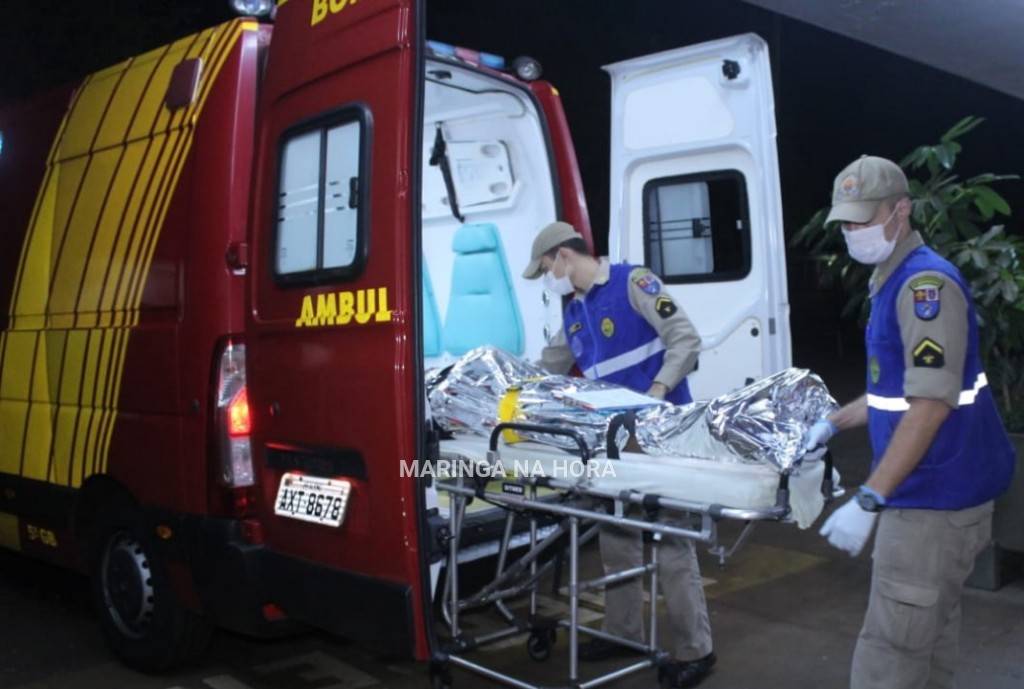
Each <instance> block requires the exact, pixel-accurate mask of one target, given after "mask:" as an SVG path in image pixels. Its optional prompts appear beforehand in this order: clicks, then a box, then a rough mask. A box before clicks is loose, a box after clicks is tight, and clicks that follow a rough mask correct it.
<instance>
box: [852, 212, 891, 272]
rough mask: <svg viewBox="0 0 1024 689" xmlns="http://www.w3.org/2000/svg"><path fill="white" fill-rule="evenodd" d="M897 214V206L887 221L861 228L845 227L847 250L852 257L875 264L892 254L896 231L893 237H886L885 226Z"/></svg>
mask: <svg viewBox="0 0 1024 689" xmlns="http://www.w3.org/2000/svg"><path fill="white" fill-rule="evenodd" d="M895 215H896V208H893V209H892V213H890V214H889V217H888V218H886V220H885V222H883V223H881V224H878V225H869V226H868V227H862V228H860V229H859V230H853V231H850V230H847V229H846V228H845V227H844V228H843V238H845V239H846V250H847V251H849V252H850V258H852V259H853V260H854V261H857V262H858V263H865V264H867V265H875V264H876V263H881V262H882V261H884V260H885V259H887V258H889V256H891V255H892V250H893V249H895V248H896V236H897V235H899V232H896V233H895V234H894V235H893V237H892V239H886V238H885V226H886V225H888V224H889V221H890V220H892V219H893V217H894V216H895Z"/></svg>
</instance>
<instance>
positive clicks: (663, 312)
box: [654, 297, 679, 318]
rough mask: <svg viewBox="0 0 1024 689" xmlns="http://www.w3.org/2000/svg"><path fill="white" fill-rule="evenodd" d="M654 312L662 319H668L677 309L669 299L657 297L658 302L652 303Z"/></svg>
mask: <svg viewBox="0 0 1024 689" xmlns="http://www.w3.org/2000/svg"><path fill="white" fill-rule="evenodd" d="M654 310H655V311H657V312H658V315H659V316H661V317H662V318H668V317H669V316H671V315H673V314H675V312H676V311H678V310H679V309H678V308H677V307H676V303H675V302H674V301H672V299H671V297H658V300H657V301H656V302H654Z"/></svg>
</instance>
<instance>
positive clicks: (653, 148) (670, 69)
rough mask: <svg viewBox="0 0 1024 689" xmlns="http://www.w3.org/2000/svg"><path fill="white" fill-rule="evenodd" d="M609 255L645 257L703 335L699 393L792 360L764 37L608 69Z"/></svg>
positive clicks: (695, 384)
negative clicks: (610, 113)
mask: <svg viewBox="0 0 1024 689" xmlns="http://www.w3.org/2000/svg"><path fill="white" fill-rule="evenodd" d="M605 69H606V70H607V71H608V72H609V74H610V75H611V78H612V117H611V123H612V124H611V196H610V198H611V210H610V215H609V218H610V223H609V224H610V227H609V238H608V247H609V254H610V258H611V259H612V261H613V262H618V261H627V262H629V263H634V264H642V265H646V266H648V267H650V268H651V269H652V270H653V271H654V272H655V273H657V274H658V275H660V276H661V277H662V279H663V281H664V283H665V286H664V288H665V289H666V290H667V291H668V292H669V293H670V294H671V295H672V297H673V298H674V299H675V300H676V301H677V302H678V303H679V304H680V306H682V308H683V309H684V310H685V311H686V313H687V314H688V315H689V317H690V319H691V320H692V321H693V322H694V325H695V326H696V327H697V329H698V331H699V332H700V334H701V338H702V339H703V352H702V354H701V356H700V361H699V368H698V370H697V371H696V372H695V373H693V374H691V376H690V379H689V380H690V388H691V390H692V392H693V396H694V398H695V399H706V398H709V397H713V396H716V395H719V394H722V393H724V392H728V391H730V390H735V389H736V388H739V387H741V386H743V385H744V384H746V383H747V382H749V381H751V380H756V379H759V378H762V377H764V376H766V375H769V374H771V373H774V372H776V371H778V370H781V369H783V368H786V367H788V366H790V365H791V356H792V355H791V350H790V330H789V302H788V296H787V292H786V263H785V239H784V236H783V228H782V206H781V198H780V184H779V171H778V159H777V154H776V149H775V105H774V98H773V95H772V82H771V69H770V65H769V62H768V49H767V45H766V43H765V42H764V40H762V39H761V38H760V37H759V36H756V35H754V34H745V35H741V36H735V37H732V38H726V39H722V40H717V41H711V42H708V43H703V44H700V45H696V46H691V47H686V48H681V49H677V50H670V51H667V52H663V53H658V54H655V55H648V56H645V57H639V58H635V59H631V60H626V61H623V62H618V63H615V64H612V65H608V66H606V67H605Z"/></svg>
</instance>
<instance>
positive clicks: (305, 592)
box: [164, 515, 415, 657]
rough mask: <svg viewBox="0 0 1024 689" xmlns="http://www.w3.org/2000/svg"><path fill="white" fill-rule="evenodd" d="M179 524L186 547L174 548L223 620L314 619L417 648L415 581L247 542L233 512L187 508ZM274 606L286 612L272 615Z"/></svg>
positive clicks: (406, 651) (363, 638)
mask: <svg viewBox="0 0 1024 689" xmlns="http://www.w3.org/2000/svg"><path fill="white" fill-rule="evenodd" d="M164 516H165V517H166V515H164ZM179 525H180V528H179V534H181V535H182V538H180V539H178V544H179V545H180V546H181V547H180V548H179V549H178V552H177V553H175V554H171V553H168V555H170V556H171V557H174V555H177V557H178V558H179V559H182V560H184V561H185V563H186V564H187V565H188V567H189V569H190V570H191V572H192V577H193V582H194V586H195V592H196V595H197V596H198V598H199V601H200V602H201V604H202V606H203V609H204V612H205V613H206V614H207V615H209V616H210V618H211V619H212V620H213V621H214V622H215V623H216V624H217V625H218V626H221V627H225V628H227V629H231V630H233V631H236V632H240V633H243V634H252V635H257V636H279V635H282V634H287V633H290V632H294V631H298V630H299V629H302V628H303V626H306V625H308V626H312V627H316V628H318V629H323V630H325V631H328V632H331V633H334V634H337V635H339V636H342V637H346V638H350V639H353V640H356V641H358V642H359V643H361V644H367V645H372V646H376V647H378V648H380V649H381V650H384V651H387V652H389V653H392V654H395V655H399V656H404V657H410V656H412V654H413V649H414V639H415V636H414V634H413V614H412V594H411V591H410V590H409V587H407V586H400V585H397V584H394V583H391V582H387V581H382V580H379V579H373V578H370V577H366V576H363V575H359V574H355V573H352V572H346V571H342V570H338V569H334V568H330V567H326V566H324V565H322V564H318V563H315V562H311V561H309V560H303V559H300V558H296V557H293V556H291V555H287V554H285V553H281V552H278V551H275V550H272V549H270V548H267V547H265V546H261V545H252V544H248V543H245V542H244V541H243V539H242V538H241V529H240V524H239V523H238V522H236V521H234V520H228V519H213V518H204V517H191V516H188V517H181V519H180V521H179ZM268 606H271V607H270V609H273V606H276V607H277V608H278V609H280V610H281V611H283V612H284V614H285V615H287V617H286V618H283V619H282V618H278V619H268V616H267V615H266V614H265V610H268ZM271 617H273V615H272V616H271Z"/></svg>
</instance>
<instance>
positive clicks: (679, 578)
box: [600, 508, 712, 661]
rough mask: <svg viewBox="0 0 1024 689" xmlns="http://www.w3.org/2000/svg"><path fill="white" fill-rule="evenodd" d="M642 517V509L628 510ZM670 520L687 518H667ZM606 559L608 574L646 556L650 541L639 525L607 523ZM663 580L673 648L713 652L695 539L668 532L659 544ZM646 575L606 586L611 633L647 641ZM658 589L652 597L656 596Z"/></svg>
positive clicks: (680, 655)
mask: <svg viewBox="0 0 1024 689" xmlns="http://www.w3.org/2000/svg"><path fill="white" fill-rule="evenodd" d="M628 515H629V516H631V517H637V518H639V510H638V509H636V508H634V510H632V511H630V512H629V513H628ZM663 522H664V523H667V524H680V523H681V522H678V521H675V520H672V519H665V520H663ZM600 542H601V562H602V563H603V564H604V570H605V573H606V574H611V573H613V572H618V571H621V570H624V569H629V568H631V567H639V566H640V565H641V564H643V561H644V544H643V539H642V537H641V534H640V532H639V531H637V530H635V529H625V528H622V527H618V526H614V525H611V524H602V525H601V535H600ZM658 563H659V564H658V582H659V588H661V591H662V595H663V596H664V599H665V607H666V609H667V612H668V623H669V629H670V630H671V636H672V638H671V639H670V641H671V642H672V646H671V647H669V646H668V645H667V644H659V645H661V646H664V647H666V648H670V650H671V651H672V657H673V658H675V659H676V660H682V661H687V660H696V659H698V658H703V657H704V656H706V655H707V654H709V653H711V650H712V645H711V623H710V622H709V621H708V609H707V602H706V601H705V599H704V585H703V584H702V583H701V579H700V565H699V564H698V563H697V550H696V547H695V546H694V542H693V541H692V540H691V539H688V538H683V537H682V536H668V535H666V536H663V537H662V542H661V545H660V546H659V548H658ZM643 596H644V591H643V579H641V578H633V579H630V580H628V581H625V582H621V583H619V584H615V585H611V586H608V587H607V588H606V589H605V603H604V607H605V617H604V624H603V627H602V628H603V629H604V631H605V632H607V633H609V634H615V635H616V636H622V637H625V638H627V639H630V640H633V641H639V642H643V641H644V629H645V627H646V622H647V618H646V617H645V616H644V597H643ZM654 598H655V596H654V593H653V592H652V593H651V599H652V601H653V600H654Z"/></svg>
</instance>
